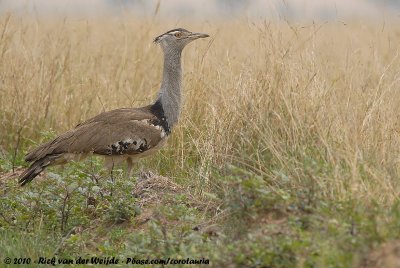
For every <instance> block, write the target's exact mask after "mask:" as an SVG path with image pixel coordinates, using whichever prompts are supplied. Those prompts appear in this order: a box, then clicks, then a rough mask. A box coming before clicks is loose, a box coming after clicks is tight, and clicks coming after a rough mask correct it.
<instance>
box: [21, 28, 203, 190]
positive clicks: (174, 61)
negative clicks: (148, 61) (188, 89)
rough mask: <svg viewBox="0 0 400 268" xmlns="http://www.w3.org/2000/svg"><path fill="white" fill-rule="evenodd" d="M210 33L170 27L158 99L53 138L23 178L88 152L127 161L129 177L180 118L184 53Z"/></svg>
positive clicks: (31, 157)
mask: <svg viewBox="0 0 400 268" xmlns="http://www.w3.org/2000/svg"><path fill="white" fill-rule="evenodd" d="M204 37H208V35H207V34H201V33H192V32H189V31H187V30H185V29H181V28H179V29H174V30H171V31H168V32H166V33H164V34H162V35H160V36H158V37H157V38H156V39H155V42H156V43H157V44H159V45H160V46H161V48H162V49H163V52H164V71H163V80H162V83H161V88H160V92H159V95H158V98H157V100H156V102H155V103H154V104H152V105H149V106H145V107H142V108H123V109H117V110H112V111H108V112H104V113H101V114H99V115H97V116H95V117H93V118H91V119H89V120H87V121H86V122H83V123H81V124H79V125H77V126H76V127H75V128H74V129H72V130H69V131H67V132H65V133H63V134H61V135H60V136H58V137H57V138H55V139H54V140H52V141H49V142H47V143H44V144H42V145H40V146H39V147H37V148H36V149H34V150H33V151H31V152H30V153H29V154H28V155H27V156H26V158H25V160H26V161H27V162H31V163H32V164H31V165H30V167H29V168H28V169H27V170H26V171H25V172H24V173H23V174H22V175H21V177H20V180H19V183H20V184H21V185H25V184H27V183H28V182H30V181H32V180H33V179H34V178H35V177H36V176H37V175H39V174H40V172H42V171H43V170H44V169H45V168H46V167H48V166H51V165H57V164H65V163H67V162H68V161H70V160H81V159H82V158H84V157H86V156H87V155H89V154H96V155H102V156H105V157H106V166H107V167H108V168H109V169H112V168H113V167H114V165H115V164H117V163H119V162H121V161H123V160H126V161H127V163H128V176H130V173H131V170H132V165H133V163H134V162H136V161H137V160H138V159H139V158H141V157H144V156H147V155H149V154H151V153H153V152H155V151H156V150H157V149H159V148H160V147H161V146H162V145H163V144H164V141H165V140H166V138H167V137H168V135H169V134H170V132H171V130H172V127H173V126H174V124H175V123H176V122H177V120H178V117H179V112H180V100H181V80H182V72H181V52H182V50H183V48H184V47H185V46H186V45H187V44H188V43H190V42H191V41H193V40H196V39H198V38H204Z"/></svg>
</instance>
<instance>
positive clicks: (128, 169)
mask: <svg viewBox="0 0 400 268" xmlns="http://www.w3.org/2000/svg"><path fill="white" fill-rule="evenodd" d="M126 163H127V166H126V175H127V177H128V179H129V178H131V177H132V168H133V164H134V162H133V160H132V158H130V157H128V158H127V159H126Z"/></svg>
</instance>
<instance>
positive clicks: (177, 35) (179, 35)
mask: <svg viewBox="0 0 400 268" xmlns="http://www.w3.org/2000/svg"><path fill="white" fill-rule="evenodd" d="M174 36H175V37H178V38H179V37H181V36H182V33H180V32H177V33H175V34H174Z"/></svg>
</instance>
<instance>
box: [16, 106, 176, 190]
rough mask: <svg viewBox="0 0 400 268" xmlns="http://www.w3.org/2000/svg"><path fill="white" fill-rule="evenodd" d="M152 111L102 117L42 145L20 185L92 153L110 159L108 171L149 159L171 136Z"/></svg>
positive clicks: (149, 108) (32, 155) (114, 112)
mask: <svg viewBox="0 0 400 268" xmlns="http://www.w3.org/2000/svg"><path fill="white" fill-rule="evenodd" d="M152 107H153V106H147V107H143V108H138V109H129V108H125V109H117V110H112V111H108V112H104V113H101V114H99V115H97V116H95V117H93V118H91V119H89V120H87V121H86V122H84V123H81V124H79V125H77V126H76V127H75V128H74V129H72V130H70V131H67V132H65V133H64V134H62V135H60V136H58V137H57V138H55V139H54V140H52V141H49V142H47V143H44V144H42V145H40V146H39V147H37V148H36V149H35V150H33V151H32V152H30V153H29V154H28V155H27V156H26V157H25V160H26V161H28V162H32V165H31V167H30V168H29V169H28V170H26V171H25V172H24V173H23V174H22V175H21V178H20V181H19V182H20V183H21V185H25V184H26V183H28V182H30V181H31V180H32V179H33V178H34V177H35V176H37V175H38V174H39V173H40V172H41V171H43V169H44V168H46V167H47V166H49V165H54V164H65V163H66V162H68V161H69V160H81V159H82V158H84V157H86V156H87V155H88V154H91V153H93V154H97V155H104V156H107V157H108V158H107V159H106V161H107V163H106V165H107V166H108V167H109V168H112V166H113V165H114V164H116V163H119V162H120V161H121V160H128V161H131V163H133V162H135V161H136V160H137V159H138V158H140V157H143V156H146V155H148V151H151V150H152V149H154V148H159V147H160V146H161V145H162V141H163V140H164V139H165V138H166V137H167V134H168V133H169V131H168V129H164V127H163V126H162V122H163V120H165V118H163V117H157V116H156V113H154V112H152ZM146 152H147V153H146ZM128 169H130V167H128ZM128 172H130V170H128Z"/></svg>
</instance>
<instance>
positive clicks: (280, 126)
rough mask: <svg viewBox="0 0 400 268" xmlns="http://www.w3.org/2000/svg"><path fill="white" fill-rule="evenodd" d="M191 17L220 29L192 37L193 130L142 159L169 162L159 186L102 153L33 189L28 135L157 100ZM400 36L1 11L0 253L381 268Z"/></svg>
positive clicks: (178, 133) (367, 30)
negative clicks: (166, 63) (28, 179)
mask: <svg viewBox="0 0 400 268" xmlns="http://www.w3.org/2000/svg"><path fill="white" fill-rule="evenodd" d="M166 25H169V26H168V28H166ZM175 26H182V27H184V28H187V29H189V30H192V31H199V32H206V33H208V34H210V35H211V39H209V40H208V41H204V40H202V41H199V42H195V43H193V44H191V45H189V46H188V47H187V48H186V49H185V51H184V56H183V62H184V83H183V85H184V109H183V112H182V117H181V119H180V123H179V126H178V127H177V128H175V129H174V131H173V134H172V136H171V138H170V139H169V142H168V145H167V146H166V147H165V148H164V149H163V150H162V151H161V152H160V153H159V154H158V155H157V156H156V157H153V158H149V159H145V160H143V161H142V162H141V163H140V165H139V167H138V170H143V171H149V170H151V171H152V172H153V173H154V174H155V175H154V174H153V175H152V176H150V177H151V179H150V182H153V184H152V183H149V185H147V186H146V187H148V188H149V191H150V192H152V193H154V196H158V197H154V196H153V197H151V198H150V197H148V199H146V200H147V201H148V202H141V201H140V200H144V195H143V193H136V194H132V192H135V191H137V190H138V185H137V184H135V183H137V182H136V179H135V178H133V179H132V181H127V180H126V179H125V178H124V175H123V172H122V170H121V173H120V174H119V177H118V178H117V181H116V182H115V181H110V180H109V178H108V174H106V172H105V171H103V170H102V168H101V160H99V159H96V158H92V159H89V160H87V161H86V162H83V163H73V164H71V165H69V166H68V167H67V168H66V169H64V170H59V169H57V168H54V169H49V172H48V173H47V175H45V178H39V179H37V180H35V181H34V182H33V183H32V184H31V185H29V186H28V187H25V188H19V187H18V186H17V183H16V179H14V177H13V176H12V174H13V171H12V170H13V169H14V171H15V170H16V172H17V173H18V171H19V170H20V168H19V167H20V166H21V165H22V166H24V165H26V164H25V163H24V162H23V155H24V154H25V153H26V152H27V151H28V150H29V148H32V147H34V146H35V145H36V144H38V143H40V142H42V141H44V140H47V139H49V138H51V137H53V136H54V135H56V134H57V133H61V132H63V131H66V130H68V129H69V128H72V127H74V126H75V125H76V124H77V123H78V122H81V121H83V120H85V119H87V118H89V117H91V116H94V115H96V114H98V113H100V112H102V111H106V110H110V109H114V108H120V107H137V106H141V105H145V104H148V103H150V102H151V101H153V99H154V98H155V95H156V93H157V90H158V87H159V85H160V81H161V80H160V79H161V74H162V69H161V68H162V53H161V50H160V49H159V48H157V47H156V46H155V45H154V44H152V39H153V38H154V36H157V35H158V34H160V33H163V32H165V31H167V30H169V29H170V28H174V27H175ZM399 39H400V29H399V28H398V27H397V26H396V24H391V23H386V24H383V25H377V24H375V23H361V22H357V21H353V22H349V23H343V22H330V23H301V24H297V23H294V22H289V21H284V20H282V21H275V22H261V21H258V22H250V21H249V20H244V19H243V20H240V21H225V22H222V21H221V22H218V23H212V24H211V23H199V22H192V23H187V22H185V23H184V25H180V24H179V25H176V24H173V23H165V22H161V21H159V22H157V20H150V19H149V20H140V21H138V20H134V19H129V18H127V17H123V18H119V19H115V18H114V19H111V18H102V19H90V20H88V19H85V20H84V19H68V18H64V19H44V18H41V19H39V18H36V19H34V18H23V17H18V16H13V15H7V16H3V17H1V19H0V79H1V80H0V172H2V174H3V175H2V177H1V179H0V185H1V190H0V193H1V194H0V199H1V201H2V202H1V204H2V207H1V208H0V211H1V213H0V216H1V217H0V232H2V234H3V238H2V239H1V241H0V249H2V252H5V253H7V254H9V255H10V254H11V255H12V256H19V255H21V254H22V253H24V254H22V255H24V256H32V257H34V256H40V254H42V255H49V256H50V255H51V256H52V254H61V255H63V256H77V254H99V255H102V254H103V255H104V254H111V255H112V254H114V255H120V256H129V254H136V255H135V256H139V257H165V256H174V257H179V256H180V257H182V258H186V257H189V256H193V257H200V256H203V257H205V258H207V257H208V258H210V259H211V260H212V263H213V264H214V266H215V267H219V266H220V265H224V266H225V265H231V266H232V267H234V266H238V267H239V266H249V267H250V266H252V267H254V266H262V265H263V266H264V267H327V266H332V267H349V266H362V265H367V264H368V265H371V266H373V265H374V264H376V263H378V264H379V261H381V262H382V261H383V260H382V259H384V257H382V256H380V255H379V254H380V251H379V250H381V247H384V246H387V245H388V243H389V245H391V244H390V243H393V245H394V246H393V248H396V247H397V246H398V244H397V243H398V242H397V241H398V240H397V239H398V236H399V235H398V234H399V233H400V232H399V225H398V222H399V215H400V214H399V212H400V211H399V210H398V196H399V183H398V178H399V148H400V147H399V141H400V139H399V123H398V118H399V115H400V110H399V105H398V104H399V103H400V93H399V90H398V87H399V78H400V73H399V66H400V65H399V55H398V53H399V51H398V43H399V41H400V40H399ZM143 174H144V173H143ZM143 174H142V175H139V181H140V178H141V177H143V176H144V175H143ZM160 175H161V176H164V177H161V176H160ZM163 178H164V179H166V180H167V181H168V182H169V184H168V183H165V180H164V179H163ZM159 180H161V181H159ZM160 185H161V186H160ZM171 185H173V186H171ZM171 187H172V188H171ZM139 188H140V187H139ZM135 189H136V190H135ZM177 189H179V190H177ZM139 190H140V189H139ZM160 196H161V197H160ZM93 200H94V201H93ZM92 203H93V204H92ZM143 217H147V218H145V223H144V224H141V219H142V218H143ZM143 226H145V227H143ZM209 230H212V231H209ZM20 232H23V233H24V234H26V236H25V235H24V236H23V237H20V238H18V237H19V236H15V234H16V233H20ZM10 237H13V239H17V242H16V243H12V246H10V243H9V241H10V239H11V238H10ZM21 239H23V240H24V241H25V240H26V239H27V240H28V241H39V242H38V243H39V244H41V243H43V245H46V246H43V247H33V248H32V246H30V244H29V243H33V244H35V243H34V242H28V243H27V244H25V243H21ZM18 241H20V242H18ZM48 241H53V242H52V243H48ZM54 241H57V242H54ZM371 252H372V253H371ZM7 254H6V255H7ZM374 254H375V255H376V256H378V257H376V258H375V259H373V258H372V257H369V256H375V255H374ZM22 255H21V256H22ZM394 256H396V254H394ZM1 257H3V256H1ZM392 257H393V256H392ZM397 257H399V256H397ZM371 258H372V259H371ZM376 267H379V265H378V266H376ZM388 267H390V266H388ZM393 267H395V266H393Z"/></svg>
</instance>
